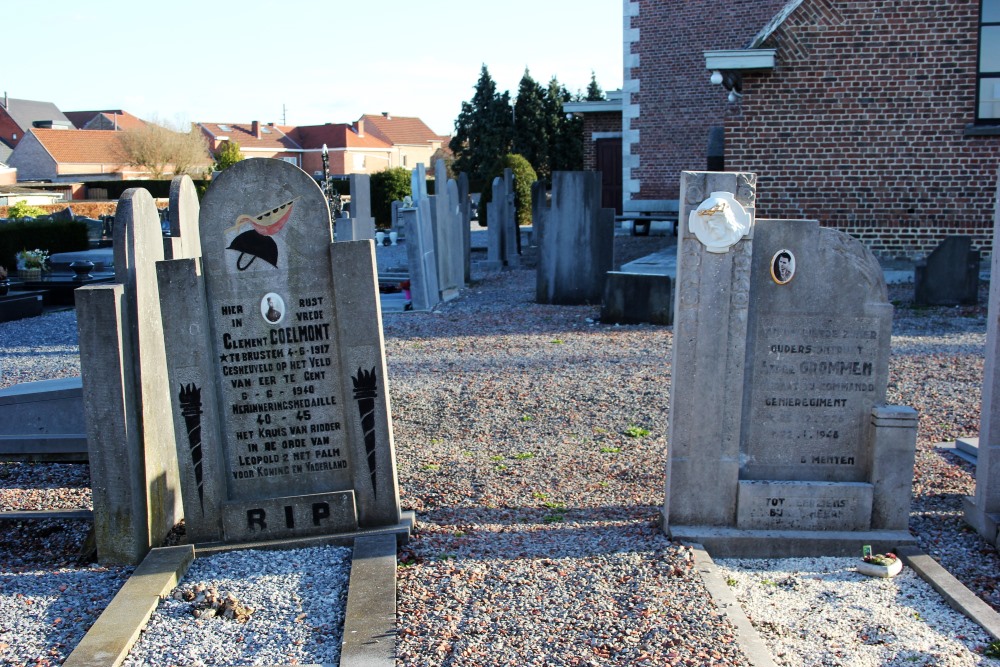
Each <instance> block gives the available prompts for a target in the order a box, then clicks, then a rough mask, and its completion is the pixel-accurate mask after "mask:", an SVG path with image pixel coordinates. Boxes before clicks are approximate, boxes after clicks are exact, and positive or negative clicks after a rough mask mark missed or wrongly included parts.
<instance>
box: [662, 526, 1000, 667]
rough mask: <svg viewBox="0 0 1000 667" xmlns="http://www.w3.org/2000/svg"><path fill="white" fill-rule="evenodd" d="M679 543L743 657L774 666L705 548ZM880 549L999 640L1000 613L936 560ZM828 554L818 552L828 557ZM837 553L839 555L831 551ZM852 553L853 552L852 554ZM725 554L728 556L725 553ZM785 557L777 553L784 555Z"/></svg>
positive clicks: (904, 548) (760, 666) (756, 666)
mask: <svg viewBox="0 0 1000 667" xmlns="http://www.w3.org/2000/svg"><path fill="white" fill-rule="evenodd" d="M681 544H683V545H684V546H686V547H688V548H690V549H691V550H692V551H693V553H694V563H695V569H696V570H697V571H698V574H699V575H700V576H701V580H702V582H703V583H704V584H705V588H706V589H707V590H708V594H709V596H710V597H711V598H712V601H713V602H714V603H715V606H716V607H718V608H719V611H720V612H721V613H722V614H724V615H725V617H726V619H727V620H728V621H729V622H730V623H731V624H732V626H733V629H734V633H733V635H734V636H735V638H736V642H737V644H739V647H740V649H741V650H742V651H743V654H744V655H745V656H746V658H747V660H748V661H749V663H750V664H751V666H752V667H774V664H775V663H774V660H773V659H772V658H771V653H770V651H769V650H768V648H767V643H766V642H765V641H764V640H763V639H762V638H761V636H760V634H759V633H758V632H757V629H756V628H754V627H753V624H752V623H751V622H750V619H749V618H747V615H746V614H745V613H744V612H743V608H742V607H741V606H740V604H739V602H737V600H736V596H735V595H734V594H733V592H732V591H731V590H730V589H729V586H728V585H727V584H726V582H725V580H723V578H722V574H721V573H720V572H719V570H718V568H716V566H715V561H713V560H712V557H711V555H709V553H708V551H706V549H705V547H704V546H703V545H702V544H700V543H698V542H689V541H683V540H682V541H681ZM883 550H884V551H893V552H894V553H896V554H897V555H898V556H899V557H900V558H902V559H903V562H904V563H905V564H906V565H908V566H909V567H910V568H911V569H912V570H913V571H914V572H915V573H916V574H917V576H919V577H920V578H921V579H923V580H924V581H926V582H927V583H928V584H930V586H931V588H933V589H934V590H935V591H936V592H937V593H938V595H940V596H941V598H942V599H943V600H944V601H945V602H946V603H947V604H948V606H949V607H951V608H952V609H954V610H955V611H957V612H959V613H960V614H962V615H964V616H966V617H967V618H969V620H971V621H972V622H973V623H975V624H976V625H978V626H979V627H981V628H982V629H983V630H984V631H985V632H986V633H987V634H988V635H990V636H991V637H993V638H994V639H996V640H1000V613H997V612H996V611H995V610H994V609H993V608H992V607H990V606H989V605H988V604H986V603H985V602H983V601H982V600H980V599H979V598H978V597H976V594H975V593H973V592H972V591H971V590H969V589H968V588H966V587H965V585H964V584H963V583H962V582H960V581H959V580H958V579H956V578H955V577H954V576H953V575H952V574H951V573H950V572H948V570H946V569H945V568H944V567H942V566H941V565H940V564H939V563H938V562H937V561H936V560H934V559H933V558H931V557H930V556H929V555H927V554H925V553H924V552H923V551H921V550H920V549H919V548H917V547H914V546H909V545H899V546H896V547H895V548H886V549H883ZM829 555H831V554H829V553H827V554H821V556H829ZM833 555H840V554H833ZM855 555H856V554H855ZM727 557H729V556H727ZM748 557H749V558H766V556H756V555H754V556H748ZM786 557H789V556H778V557H777V558H786Z"/></svg>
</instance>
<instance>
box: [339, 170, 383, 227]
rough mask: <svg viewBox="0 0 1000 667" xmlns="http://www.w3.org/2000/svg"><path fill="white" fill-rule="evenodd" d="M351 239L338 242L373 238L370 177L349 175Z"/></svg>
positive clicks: (373, 219) (373, 223) (373, 221)
mask: <svg viewBox="0 0 1000 667" xmlns="http://www.w3.org/2000/svg"><path fill="white" fill-rule="evenodd" d="M348 179H349V181H350V187H351V218H350V220H351V238H350V239H346V238H345V239H341V238H340V237H339V236H338V237H337V240H338V241H341V240H343V241H347V240H350V241H367V240H370V239H374V238H375V218H373V217H372V187H371V176H369V175H368V174H351V175H350V176H348Z"/></svg>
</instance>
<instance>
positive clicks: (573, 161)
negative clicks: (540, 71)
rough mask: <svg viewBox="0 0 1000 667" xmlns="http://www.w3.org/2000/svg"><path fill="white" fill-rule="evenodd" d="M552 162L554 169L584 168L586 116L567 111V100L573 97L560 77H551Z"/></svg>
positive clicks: (549, 101)
mask: <svg viewBox="0 0 1000 667" xmlns="http://www.w3.org/2000/svg"><path fill="white" fill-rule="evenodd" d="M546 101H547V103H548V110H549V111H548V118H549V166H550V167H551V171H579V170H581V169H583V120H582V119H581V118H578V117H576V116H573V115H570V116H569V117H568V118H567V116H566V113H565V112H564V111H563V104H565V103H566V102H571V101H573V96H572V95H570V93H569V91H568V90H566V87H565V86H563V85H562V84H560V83H559V80H558V79H556V77H552V80H551V81H549V89H548V94H547V95H546Z"/></svg>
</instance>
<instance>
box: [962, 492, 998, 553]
mask: <svg viewBox="0 0 1000 667" xmlns="http://www.w3.org/2000/svg"><path fill="white" fill-rule="evenodd" d="M962 511H963V513H964V518H965V522H966V523H967V524H969V525H970V526H972V527H973V528H975V529H976V532H977V533H979V534H980V535H982V536H983V537H984V538H985V539H986V541H987V542H989V543H990V544H993V545H996V546H997V548H998V549H1000V514H994V513H992V512H984V511H983V510H982V508H980V507H978V506H977V505H976V498H975V496H966V497H965V498H963V499H962Z"/></svg>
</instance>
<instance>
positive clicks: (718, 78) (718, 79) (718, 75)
mask: <svg viewBox="0 0 1000 667" xmlns="http://www.w3.org/2000/svg"><path fill="white" fill-rule="evenodd" d="M709 81H711V82H712V83H713V84H715V85H716V86H718V85H719V84H720V83H722V72H720V71H719V70H714V71H713V72H712V78H711V79H709Z"/></svg>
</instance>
